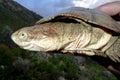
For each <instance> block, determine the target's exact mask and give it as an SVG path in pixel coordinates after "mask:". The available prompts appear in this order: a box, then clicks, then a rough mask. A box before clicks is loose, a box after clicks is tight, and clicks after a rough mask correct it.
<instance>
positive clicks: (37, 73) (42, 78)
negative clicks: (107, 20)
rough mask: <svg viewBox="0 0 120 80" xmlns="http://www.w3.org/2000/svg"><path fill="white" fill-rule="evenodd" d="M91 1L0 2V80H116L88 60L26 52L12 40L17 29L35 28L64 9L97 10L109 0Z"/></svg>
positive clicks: (5, 0)
mask: <svg viewBox="0 0 120 80" xmlns="http://www.w3.org/2000/svg"><path fill="white" fill-rule="evenodd" d="M89 1H90V2H88V1H87V0H85V2H81V0H0V80H116V78H115V76H114V75H113V74H112V73H111V72H109V71H108V70H106V69H105V68H104V67H102V66H101V65H99V64H98V63H97V62H95V61H93V60H91V59H90V58H89V57H82V56H73V55H68V54H64V55H63V54H61V53H53V54H47V53H42V52H32V51H26V50H23V49H20V48H19V47H18V46H16V45H15V44H14V43H13V42H12V40H11V39H10V36H11V34H12V33H13V32H14V31H16V30H17V29H19V28H22V27H25V26H31V25H34V24H35V22H36V21H38V20H39V19H41V18H43V17H46V16H48V15H52V14H54V13H55V12H58V11H60V10H62V9H65V8H68V7H73V6H81V7H87V8H88V7H89V8H95V7H97V6H99V5H101V4H103V3H106V2H108V1H109V0H106V1H105V2H104V0H101V2H103V3H100V2H97V0H94V2H92V1H93V0H89ZM111 1H112V0H111ZM114 1H115V0H114ZM87 3H90V4H87ZM93 4H94V5H93Z"/></svg>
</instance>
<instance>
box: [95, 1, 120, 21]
mask: <svg viewBox="0 0 120 80" xmlns="http://www.w3.org/2000/svg"><path fill="white" fill-rule="evenodd" d="M97 9H99V10H100V11H102V12H104V13H106V14H108V15H110V16H112V17H113V18H114V19H115V20H117V21H120V1H115V2H110V3H106V4H104V5H101V6H99V7H97Z"/></svg>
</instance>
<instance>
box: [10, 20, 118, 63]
mask: <svg viewBox="0 0 120 80" xmlns="http://www.w3.org/2000/svg"><path fill="white" fill-rule="evenodd" d="M66 36H67V37H66ZM111 38H113V36H112V34H111V32H109V31H107V30H102V29H100V28H99V27H95V26H94V27H93V26H92V27H91V25H89V24H85V23H84V22H81V23H80V24H78V23H69V24H68V23H63V22H61V23H60V22H56V23H54V24H53V23H46V24H41V25H35V26H33V27H26V28H22V29H20V30H18V31H17V32H15V33H14V34H13V35H12V39H13V41H14V42H15V43H16V44H17V45H19V46H20V47H21V48H23V49H27V50H32V51H55V50H62V51H63V52H70V53H76V52H77V53H78V54H85V55H88V56H93V55H98V56H104V57H106V56H108V57H110V58H111V59H112V60H113V61H116V62H120V59H119V56H120V53H119V52H120V50H119V47H120V44H119V41H120V40H119V39H115V40H117V41H115V43H114V44H113V45H112V46H110V48H109V47H108V48H105V49H104V47H105V46H106V45H107V44H108V42H109V41H111Z"/></svg>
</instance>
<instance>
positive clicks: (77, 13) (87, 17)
mask: <svg viewBox="0 0 120 80" xmlns="http://www.w3.org/2000/svg"><path fill="white" fill-rule="evenodd" d="M61 19H72V20H76V21H77V22H79V20H82V21H84V22H86V23H89V24H94V25H98V26H101V27H103V28H106V29H109V30H111V31H114V32H116V33H120V24H118V23H117V22H116V21H115V20H113V19H112V18H111V17H110V16H109V15H107V14H105V13H103V12H101V11H99V10H96V9H87V8H82V7H72V8H68V9H65V10H63V11H61V12H58V13H56V14H54V15H53V16H49V17H45V18H43V19H41V20H39V21H37V22H36V24H42V23H46V22H51V21H56V20H57V21H59V20H61ZM63 22H64V20H63Z"/></svg>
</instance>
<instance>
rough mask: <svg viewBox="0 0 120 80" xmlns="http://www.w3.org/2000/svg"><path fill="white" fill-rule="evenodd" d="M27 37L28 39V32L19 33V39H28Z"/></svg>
mask: <svg viewBox="0 0 120 80" xmlns="http://www.w3.org/2000/svg"><path fill="white" fill-rule="evenodd" d="M26 37H27V33H26V32H20V33H19V38H20V39H26Z"/></svg>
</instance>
